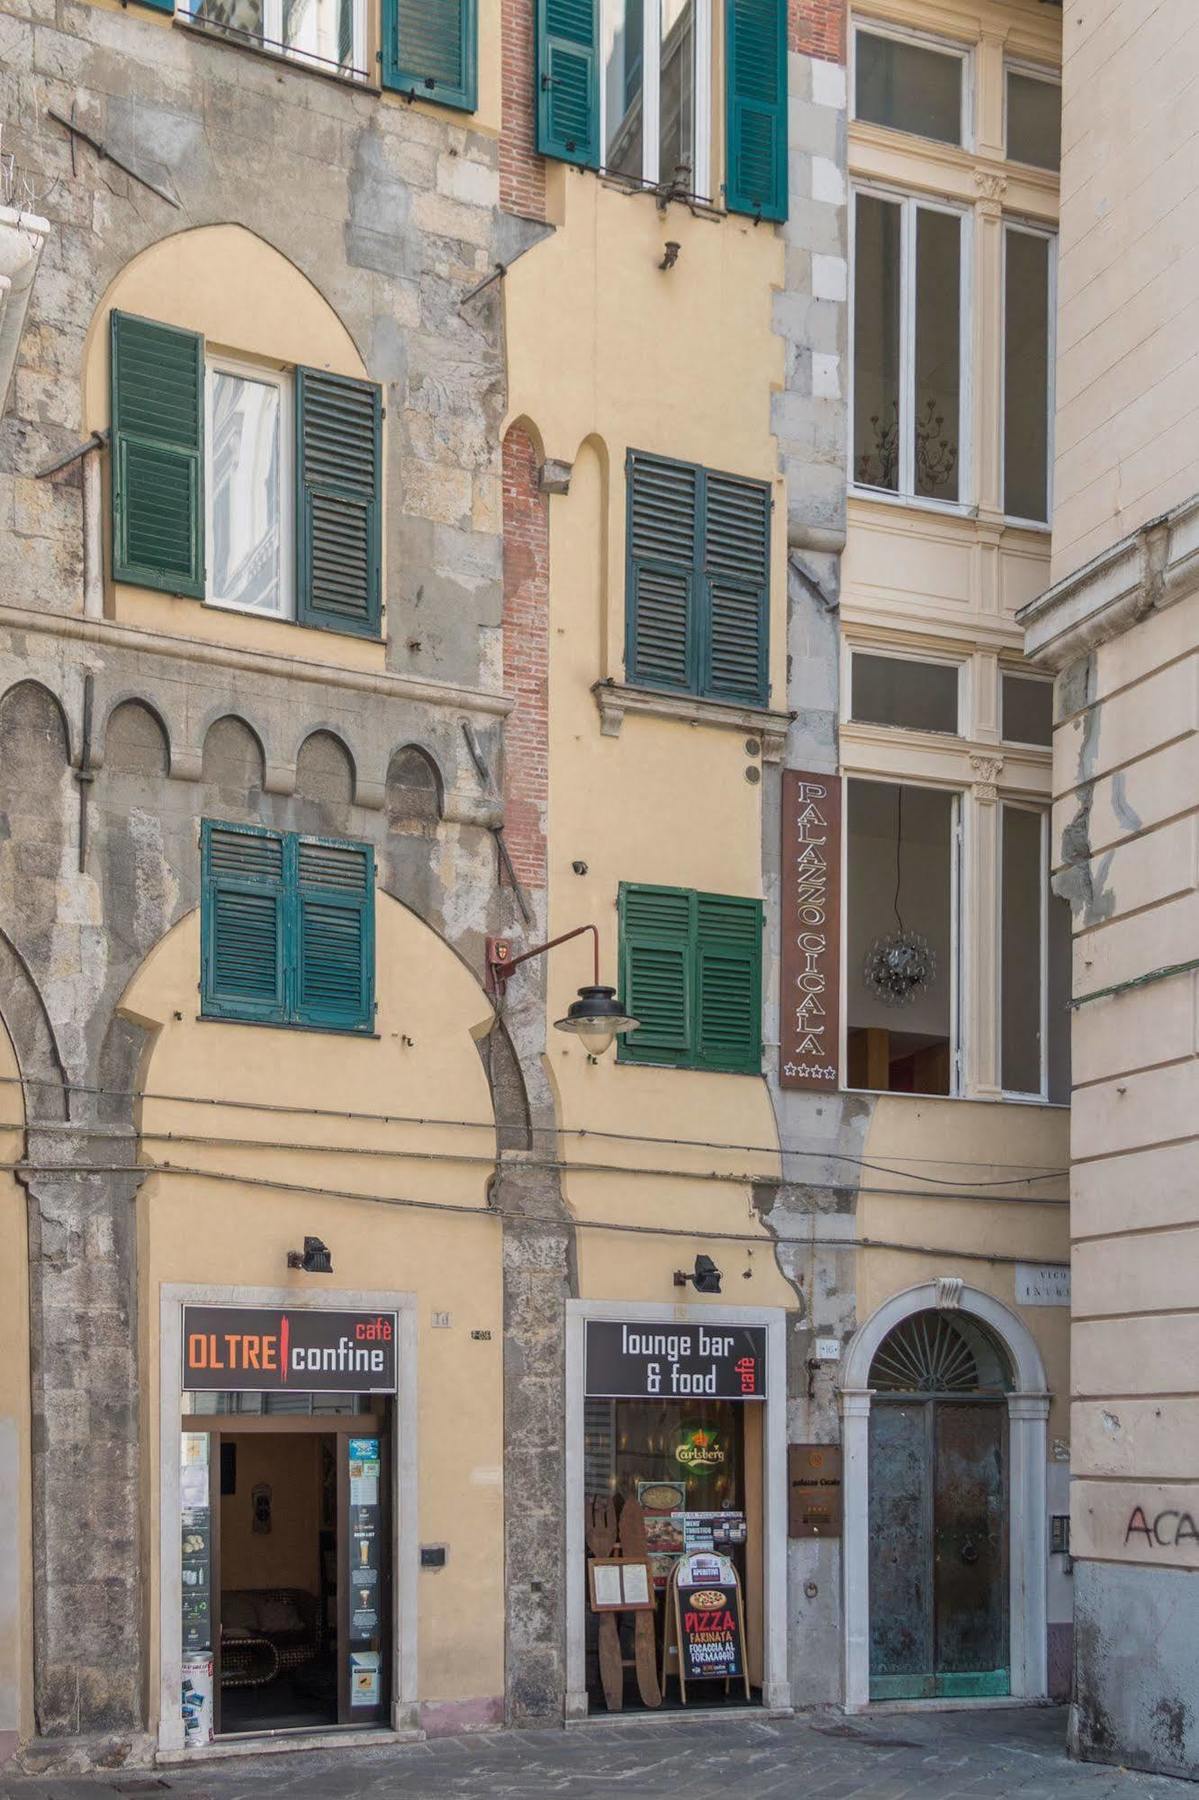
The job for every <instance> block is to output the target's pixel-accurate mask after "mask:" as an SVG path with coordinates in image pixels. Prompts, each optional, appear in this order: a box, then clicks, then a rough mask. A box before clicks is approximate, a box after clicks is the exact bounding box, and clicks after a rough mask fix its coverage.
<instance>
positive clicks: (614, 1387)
mask: <svg viewBox="0 0 1199 1800" xmlns="http://www.w3.org/2000/svg"><path fill="white" fill-rule="evenodd" d="M587 1393H588V1395H589V1397H591V1398H593V1399H603V1400H687V1399H690V1398H692V1397H693V1396H699V1397H702V1398H706V1399H709V1400H764V1399H765V1398H766V1328H765V1326H763V1325H676V1324H674V1323H673V1322H672V1323H670V1324H661V1323H657V1322H654V1323H642V1322H641V1321H639V1320H629V1321H628V1322H627V1323H626V1322H625V1321H624V1320H621V1321H619V1322H618V1321H614V1320H608V1319H588V1321H587Z"/></svg>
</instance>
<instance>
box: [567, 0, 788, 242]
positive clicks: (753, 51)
mask: <svg viewBox="0 0 1199 1800" xmlns="http://www.w3.org/2000/svg"><path fill="white" fill-rule="evenodd" d="M536 8H537V148H538V150H539V151H540V152H541V154H542V155H543V156H553V157H557V158H559V159H561V160H562V161H565V162H574V163H579V164H582V165H583V166H584V167H585V168H603V169H604V170H606V171H608V172H610V173H613V174H620V175H626V176H628V177H629V178H630V180H634V181H639V182H645V183H647V184H648V185H650V186H652V187H655V188H657V187H659V186H662V185H665V186H668V187H673V188H676V189H678V190H679V191H680V192H682V193H691V194H696V195H699V196H700V197H702V198H711V197H712V196H713V193H714V190H715V188H716V182H715V179H714V176H713V172H712V167H711V147H712V119H711V107H712V63H713V56H712V19H713V10H714V8H713V0H536ZM723 11H724V20H725V43H724V65H725V107H726V118H725V139H726V147H727V158H728V166H727V170H726V178H725V182H724V197H725V204H726V205H727V206H728V208H729V210H730V211H731V212H743V213H750V214H752V215H753V216H754V217H756V218H763V219H785V218H786V216H787V38H786V8H785V6H784V4H783V0H724V8H723Z"/></svg>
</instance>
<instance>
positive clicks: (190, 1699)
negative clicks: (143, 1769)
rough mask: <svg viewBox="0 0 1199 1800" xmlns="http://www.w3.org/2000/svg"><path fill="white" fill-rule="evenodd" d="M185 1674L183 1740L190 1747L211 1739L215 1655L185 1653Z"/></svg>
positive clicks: (183, 1666) (209, 1741)
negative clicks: (213, 1663)
mask: <svg viewBox="0 0 1199 1800" xmlns="http://www.w3.org/2000/svg"><path fill="white" fill-rule="evenodd" d="M182 1676H183V1685H182V1693H183V1742H184V1744H185V1745H186V1746H187V1748H188V1749H189V1750H190V1749H192V1748H193V1746H194V1745H196V1744H211V1742H212V1657H211V1656H185V1657H184V1659H183V1665H182Z"/></svg>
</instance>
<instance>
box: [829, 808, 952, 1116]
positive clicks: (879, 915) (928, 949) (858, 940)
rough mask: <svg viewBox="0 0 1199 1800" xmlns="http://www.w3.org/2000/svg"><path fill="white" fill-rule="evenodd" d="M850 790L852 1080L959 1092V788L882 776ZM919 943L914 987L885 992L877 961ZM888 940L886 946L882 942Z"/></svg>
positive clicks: (892, 1088)
mask: <svg viewBox="0 0 1199 1800" xmlns="http://www.w3.org/2000/svg"><path fill="white" fill-rule="evenodd" d="M847 786H848V792H847V833H846V888H847V909H846V910H847V921H846V978H845V987H846V1025H847V1039H846V1047H847V1066H848V1073H849V1085H850V1087H856V1088H871V1089H876V1090H881V1091H883V1092H891V1093H905V1094H953V1093H955V1092H956V1091H957V1071H956V1060H957V1058H956V1051H957V1025H956V1018H957V933H958V900H957V895H958V849H957V835H958V834H957V810H958V800H957V796H956V795H955V794H947V793H942V792H939V791H938V790H936V789H933V788H922V787H911V786H907V785H900V784H899V783H890V782H881V781H853V780H851V781H850V782H849V783H848V784H847ZM901 934H902V936H903V938H904V939H905V941H911V940H913V939H915V940H918V942H917V944H916V948H917V951H918V953H919V956H920V959H921V961H922V964H923V976H922V979H920V980H919V982H918V983H916V984H914V985H912V986H911V987H910V988H907V989H904V990H902V997H901V998H899V999H896V998H895V996H894V993H892V994H891V997H889V998H884V997H883V993H882V991H881V989H882V987H883V986H884V984H882V983H880V981H879V979H878V973H879V959H880V958H885V957H886V956H887V955H888V952H889V951H891V950H892V949H894V947H895V945H894V940H895V938H896V937H897V936H900V935H901ZM888 940H890V942H888Z"/></svg>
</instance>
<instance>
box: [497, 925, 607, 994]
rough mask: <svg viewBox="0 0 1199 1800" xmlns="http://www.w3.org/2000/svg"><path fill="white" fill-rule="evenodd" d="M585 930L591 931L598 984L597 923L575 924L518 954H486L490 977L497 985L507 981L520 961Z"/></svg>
mask: <svg viewBox="0 0 1199 1800" xmlns="http://www.w3.org/2000/svg"><path fill="white" fill-rule="evenodd" d="M585 931H589V932H590V933H591V936H592V939H593V940H594V947H595V985H596V987H598V986H599V985H600V954H599V927H598V926H597V925H576V926H575V928H574V930H573V931H564V932H563V933H562V935H561V936H560V937H555V938H550V939H549V940H548V941H547V942H546V943H544V944H535V945H534V946H533V948H532V949H531V950H522V951H521V953H520V955H519V956H503V957H496V956H495V955H493V954H489V955H488V963H489V966H490V968H491V974H492V979H493V981H495V983H496V984H497V986H498V985H501V984H502V983H503V982H505V981H507V979H508V977H509V975H510V974H511V973H512V971H513V969H515V968H518V967H519V965H520V964H521V963H525V962H531V961H532V959H533V958H534V957H535V956H544V955H545V953H546V951H547V950H554V949H556V948H557V946H558V945H559V944H566V943H569V942H570V940H571V938H577V937H582V935H583V933H584V932H585Z"/></svg>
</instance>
